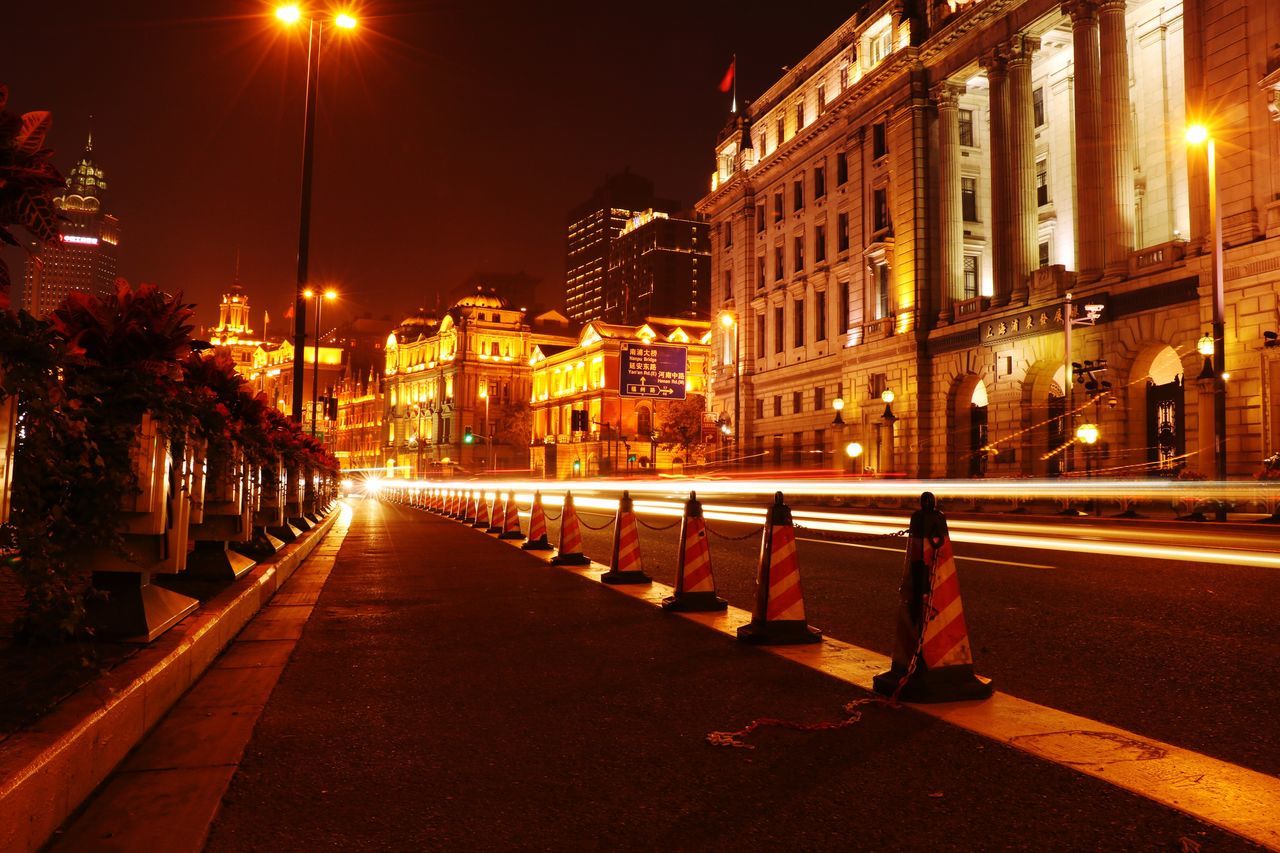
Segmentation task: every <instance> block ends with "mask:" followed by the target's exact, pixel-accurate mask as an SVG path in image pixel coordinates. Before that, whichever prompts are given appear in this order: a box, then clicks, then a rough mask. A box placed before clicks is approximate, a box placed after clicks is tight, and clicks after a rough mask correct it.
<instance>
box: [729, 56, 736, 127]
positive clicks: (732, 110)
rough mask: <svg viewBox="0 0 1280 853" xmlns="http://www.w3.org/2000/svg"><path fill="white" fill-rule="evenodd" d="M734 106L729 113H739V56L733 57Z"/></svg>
mask: <svg viewBox="0 0 1280 853" xmlns="http://www.w3.org/2000/svg"><path fill="white" fill-rule="evenodd" d="M730 67H732V68H733V104H732V105H731V106H730V107H729V112H731V113H736V112H737V111H738V54H736V53H735V54H734V55H733V62H732V64H731V66H730Z"/></svg>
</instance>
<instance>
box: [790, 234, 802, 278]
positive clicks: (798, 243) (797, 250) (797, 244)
mask: <svg viewBox="0 0 1280 853" xmlns="http://www.w3.org/2000/svg"><path fill="white" fill-rule="evenodd" d="M791 242H792V247H791V253H792V259H793V263H794V265H795V272H804V235H803V234H798V235H796V237H795V238H794V239H793V240H792V241H791Z"/></svg>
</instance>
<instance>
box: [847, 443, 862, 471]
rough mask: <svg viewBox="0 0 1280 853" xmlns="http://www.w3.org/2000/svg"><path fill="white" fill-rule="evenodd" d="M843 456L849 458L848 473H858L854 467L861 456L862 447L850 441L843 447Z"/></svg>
mask: <svg viewBox="0 0 1280 853" xmlns="http://www.w3.org/2000/svg"><path fill="white" fill-rule="evenodd" d="M844 455H845V456H848V457H849V473H850V474H856V473H858V472H857V470H856V469H855V467H854V466H856V465H857V464H858V459H859V458H860V457H861V456H862V445H861V444H859V443H858V442H856V441H851V442H849V443H848V444H846V445H845V446H844Z"/></svg>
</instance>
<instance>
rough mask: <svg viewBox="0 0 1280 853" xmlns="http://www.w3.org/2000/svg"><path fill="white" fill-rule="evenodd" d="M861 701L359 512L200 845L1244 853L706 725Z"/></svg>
mask: <svg viewBox="0 0 1280 853" xmlns="http://www.w3.org/2000/svg"><path fill="white" fill-rule="evenodd" d="M855 693H856V691H851V689H850V688H849V687H848V685H845V684H843V683H840V682H838V681H835V680H834V679H830V678H827V677H826V676H823V675H821V674H820V673H816V672H813V671H811V670H808V669H805V668H803V667H800V666H798V665H795V664H793V663H791V662H789V661H786V660H784V659H782V658H779V657H777V656H774V655H769V654H766V653H763V652H761V651H760V650H757V649H753V648H749V647H746V646H743V645H741V644H738V643H735V642H733V641H731V640H728V639H726V638H724V637H722V636H720V635H718V634H715V633H713V632H711V631H708V630H706V629H705V628H703V627H701V626H699V625H696V624H694V623H691V622H688V621H686V620H682V619H678V618H671V617H666V616H664V615H662V614H660V613H658V612H656V611H655V610H654V609H653V608H652V607H650V606H648V605H645V604H642V603H640V602H637V601H634V600H632V599H629V598H627V597H624V596H620V595H618V594H616V593H615V592H613V591H611V590H609V589H607V588H605V587H603V586H601V585H599V584H595V583H591V582H588V581H586V580H584V579H583V578H581V577H577V576H575V575H572V574H569V573H566V572H561V571H558V570H554V569H549V568H547V567H546V566H545V565H544V564H543V563H541V562H540V561H538V560H535V559H533V558H531V557H527V556H525V555H523V554H521V553H519V552H518V551H516V550H514V549H512V548H510V547H509V546H508V545H506V544H504V543H499V542H496V541H492V540H491V539H490V538H489V537H486V536H484V535H482V534H479V533H477V532H474V531H472V530H469V529H466V528H463V527H462V526H460V525H458V524H457V523H455V522H451V521H445V520H442V519H439V518H436V517H435V516H431V515H428V514H424V513H421V512H419V511H416V510H412V509H408V508H405V507H400V506H388V505H382V504H377V503H373V502H369V501H365V502H357V504H356V509H355V518H354V520H353V523H352V525H351V528H350V530H349V532H348V535H347V538H346V540H345V543H344V544H343V547H342V549H341V551H340V553H339V556H338V559H337V561H336V563H335V565H334V567H333V570H332V573H331V575H330V577H329V579H328V582H327V584H326V586H325V588H324V591H323V592H322V594H321V596H320V599H319V602H318V604H317V606H316V609H315V612H314V614H313V615H312V617H311V620H310V622H309V623H308V625H307V627H306V630H305V632H304V633H303V635H302V638H301V640H300V641H299V643H298V646H297V648H296V650H295V652H294V655H293V658H292V660H291V662H290V663H289V665H288V667H287V668H286V669H285V671H284V674H283V677H282V678H281V680H280V682H279V684H278V685H277V687H276V689H275V691H274V693H273V694H272V696H271V698H270V701H269V702H268V703H267V705H266V708H265V711H264V712H263V714H262V717H261V719H260V721H259V723H258V726H257V729H256V730H255V732H254V736H253V739H252V741H251V742H250V744H249V746H248V748H247V750H246V751H245V755H244V758H243V761H242V763H241V765H240V767H239V770H238V772H237V774H236V775H235V777H234V779H233V781H232V783H231V786H230V789H229V791H228V792H227V794H226V797H225V798H224V802H223V807H222V810H221V812H220V814H219V815H218V817H217V819H216V820H215V822H214V825H213V828H212V831H211V834H210V838H209V844H208V849H210V850H244V849H285V850H297V849H312V848H328V849H333V848H344V849H345V848H357V849H370V848H385V849H405V848H433V849H434V848H465V849H475V848H489V849H492V848H499V847H502V848H507V847H520V848H552V847H555V848H570V849H583V848H613V847H622V848H629V849H636V848H657V847H663V848H678V849H693V848H715V849H727V848H731V847H733V848H741V847H744V846H745V847H747V848H748V849H760V848H764V847H772V846H784V845H785V846H786V847H789V848H797V847H798V848H811V849H850V848H858V849H904V848H919V847H924V846H931V847H938V848H943V849H948V848H949V849H960V848H964V849H975V848H990V847H996V846H1000V847H1006V846H1028V847H1035V848H1037V849H1048V848H1055V847H1058V848H1068V847H1070V848H1102V847H1107V848H1117V847H1121V846H1124V847H1130V848H1133V849H1178V847H1179V844H1180V839H1182V838H1186V839H1189V840H1192V841H1195V842H1197V843H1199V844H1202V845H1204V847H1205V849H1212V850H1226V849H1252V848H1251V846H1250V845H1247V844H1246V843H1244V842H1243V841H1240V840H1238V839H1236V838H1234V837H1233V836H1230V835H1228V834H1226V833H1223V832H1221V831H1219V830H1217V829H1215V828H1212V827H1209V826H1206V825H1204V824H1201V823H1199V822H1197V821H1195V820H1193V819H1191V818H1188V817H1186V816H1183V815H1181V814H1179V813H1177V812H1174V811H1171V810H1169V809H1166V808H1163V807H1161V806H1158V805H1155V804H1153V803H1150V802H1148V801H1146V800H1143V799H1141V798H1139V797H1136V796H1133V795H1130V794H1127V793H1125V792H1123V791H1120V790H1117V789H1115V788H1113V787H1111V786H1109V785H1107V784H1105V783H1103V782H1100V781H1097V780H1093V779H1089V778H1086V777H1083V776H1081V775H1079V774H1077V773H1075V772H1073V771H1071V770H1068V769H1066V768H1063V767H1059V766H1055V765H1051V764H1048V763H1044V762H1040V761H1037V760H1035V759H1033V758H1030V757H1028V756H1025V755H1023V754H1021V753H1018V752H1016V751H1014V750H1012V749H1009V748H1006V747H1001V746H998V745H995V744H993V743H991V742H990V741H986V740H984V739H982V738H979V737H977V736H974V735H970V734H968V733H965V732H962V731H960V730H957V729H955V728H952V727H950V726H947V725H945V724H943V723H940V722H937V721H935V720H932V719H929V718H927V717H925V716H924V715H920V714H916V713H914V712H911V711H908V710H893V709H887V708H880V707H875V706H872V707H869V708H868V709H867V712H866V714H865V716H864V719H863V720H862V722H861V723H859V724H857V725H855V726H852V727H849V728H847V729H844V730H841V731H837V732H825V733H815V734H804V733H795V732H789V731H778V730H768V731H763V732H761V733H759V734H758V735H756V737H755V739H754V742H755V743H756V744H757V745H758V749H756V750H754V751H746V750H731V749H717V748H713V747H710V746H708V745H707V744H706V743H705V742H704V739H703V738H704V735H705V734H706V733H707V732H708V731H712V730H718V729H731V728H737V727H738V726H740V725H742V724H744V723H746V722H747V721H749V720H750V719H752V718H753V717H756V716H779V717H785V718H788V719H795V720H802V721H818V720H823V719H834V718H837V717H838V715H839V709H840V708H841V706H842V704H843V703H844V702H845V701H847V700H848V699H850V698H853V696H854V695H855Z"/></svg>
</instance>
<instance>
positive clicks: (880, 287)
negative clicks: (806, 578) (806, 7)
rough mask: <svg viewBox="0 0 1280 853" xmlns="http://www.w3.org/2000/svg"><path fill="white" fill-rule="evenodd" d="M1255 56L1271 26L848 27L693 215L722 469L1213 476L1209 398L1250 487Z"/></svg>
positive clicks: (1269, 398)
mask: <svg viewBox="0 0 1280 853" xmlns="http://www.w3.org/2000/svg"><path fill="white" fill-rule="evenodd" d="M1277 43H1280V8H1277V7H1276V6H1275V4H1273V3H1270V2H1267V0H1185V2H1184V1H1183V0H1128V2H1126V0H1068V2H1061V0H1058V2H1050V0H973V2H955V0H918V2H909V0H897V2H887V3H879V4H877V3H875V2H871V3H868V4H867V5H866V6H864V7H863V9H862V10H861V11H859V12H858V13H857V14H855V15H854V16H853V17H851V18H850V19H849V20H847V21H846V22H845V23H844V24H843V25H841V27H840V28H839V29H837V30H836V31H835V32H834V33H832V34H831V35H830V36H828V37H827V38H826V39H825V40H824V41H823V42H822V43H821V44H820V45H818V46H817V47H816V48H815V49H814V50H813V51H811V52H810V53H809V55H808V56H806V57H805V58H804V59H803V60H802V61H801V62H799V63H797V64H796V65H795V66H793V67H792V68H791V69H790V70H789V71H787V72H786V74H785V75H784V76H783V77H782V78H781V79H780V80H778V81H777V82H776V83H775V84H774V85H773V86H772V87H770V88H769V89H768V90H767V91H766V92H764V93H763V94H762V95H761V96H760V97H758V98H756V99H755V101H754V102H752V103H751V104H749V105H748V106H747V107H746V108H745V109H744V111H743V113H742V114H741V115H735V116H734V117H733V118H732V120H731V121H730V123H729V125H728V126H727V127H726V128H725V130H724V131H723V132H722V133H721V135H720V138H719V140H718V142H717V146H716V170H715V172H714V174H713V175H712V179H711V191H710V192H709V194H708V195H706V196H705V197H704V198H703V199H702V200H701V201H700V202H699V205H698V210H699V212H700V213H703V214H704V215H706V216H707V217H708V219H709V220H710V222H711V223H712V281H713V282H715V283H717V287H716V289H715V290H714V291H713V298H712V306H711V307H712V312H713V313H719V314H721V316H722V319H723V322H720V323H716V324H715V326H714V328H715V330H716V331H715V335H716V338H715V340H714V341H713V347H712V351H713V360H714V366H713V384H712V389H713V404H712V406H713V411H715V412H717V413H722V414H723V415H724V416H725V417H726V418H728V419H729V420H731V421H732V422H733V428H734V431H735V432H736V433H737V434H738V435H739V436H740V446H741V450H742V453H741V455H742V456H743V457H744V458H747V459H751V460H758V461H761V462H762V463H763V464H768V465H776V466H785V467H793V466H794V465H795V464H796V463H798V462H805V463H808V464H816V465H822V466H825V467H837V466H838V464H839V461H838V460H837V459H836V458H835V457H836V456H837V448H841V447H843V446H844V444H845V443H846V442H849V441H858V442H859V443H861V444H862V445H863V446H864V447H865V448H866V449H867V456H866V460H867V467H868V468H871V469H874V470H878V471H880V472H882V473H888V472H895V473H903V474H907V475H917V476H961V477H963V476H982V475H991V476H1027V475H1035V476H1045V475H1056V474H1062V473H1065V472H1067V471H1070V472H1077V471H1080V470H1082V469H1084V468H1085V466H1086V464H1087V465H1089V467H1091V468H1093V469H1094V470H1095V471H1105V472H1107V473H1108V474H1110V475H1115V476H1149V475H1156V476H1174V475H1177V474H1178V473H1179V472H1182V471H1184V470H1189V471H1195V472H1198V473H1202V474H1212V473H1213V470H1214V441H1213V435H1214V424H1213V406H1212V399H1213V392H1214V388H1215V383H1218V382H1224V383H1225V387H1226V399H1227V407H1226V415H1225V424H1226V434H1227V445H1226V446H1227V461H1228V471H1229V474H1230V475H1231V476H1237V477H1239V476H1249V475H1251V474H1253V473H1255V472H1256V471H1257V470H1258V469H1259V467H1260V465H1261V460H1262V459H1263V458H1264V457H1266V456H1268V455H1270V454H1273V453H1275V452H1277V451H1280V348H1275V347H1271V346H1267V345H1266V344H1267V343H1268V341H1269V340H1274V336H1272V337H1271V338H1268V336H1267V335H1266V333H1267V332H1270V331H1274V330H1275V329H1276V328H1277V326H1278V325H1280V317H1278V315H1277V295H1278V294H1280V201H1277V199H1280V123H1277V121H1276V119H1277V118H1278V117H1280V52H1278V51H1277V49H1276V48H1275V47H1274V45H1276V44H1277ZM1193 122H1196V123H1203V124H1205V125H1206V126H1207V127H1208V128H1209V130H1210V134H1211V136H1212V137H1213V139H1214V142H1215V147H1216V164H1215V167H1214V170H1213V171H1214V173H1215V175H1216V178H1217V188H1218V191H1217V194H1216V197H1217V198H1218V199H1220V211H1221V216H1222V227H1221V229H1220V233H1221V236H1222V238H1223V243H1224V246H1225V251H1224V255H1223V257H1224V263H1223V276H1222V280H1223V286H1224V291H1225V304H1226V313H1225V336H1224V343H1225V346H1224V350H1223V351H1224V352H1225V359H1226V363H1225V376H1226V377H1228V378H1226V379H1221V380H1220V379H1218V378H1216V377H1215V374H1214V372H1213V370H1212V368H1211V367H1206V363H1205V357H1204V356H1203V355H1202V354H1201V353H1200V352H1199V351H1198V343H1199V342H1200V340H1201V338H1202V337H1205V336H1206V333H1207V332H1209V331H1210V330H1211V327H1212V297H1213V292H1214V276H1213V266H1214V265H1213V259H1214V256H1215V255H1214V244H1215V241H1214V240H1213V231H1212V229H1211V223H1210V204H1209V200H1210V193H1209V181H1208V177H1209V176H1208V172H1209V166H1208V156H1207V150H1206V147H1205V146H1196V145H1191V144H1189V143H1188V142H1187V141H1186V128H1187V127H1188V125H1189V124H1191V123H1193ZM721 283H723V285H722V284H721ZM1069 294H1070V296H1069ZM1086 306H1087V308H1086ZM1068 325H1070V326H1071V329H1070V341H1071V343H1070V347H1071V351H1070V354H1069V355H1068V353H1067V351H1066V349H1067V338H1068V334H1067V328H1066V327H1067V326H1068ZM1212 340H1213V337H1212V335H1209V336H1208V342H1212ZM1201 346H1203V344H1201ZM1086 362H1092V364H1093V367H1094V372H1093V373H1092V375H1089V374H1088V373H1087V372H1086V371H1083V370H1082V371H1075V370H1073V369H1072V368H1071V367H1070V363H1079V364H1081V365H1082V367H1088V366H1089V365H1088V364H1086ZM1100 362H1105V369H1099V368H1098V365H1099V363H1100ZM1073 379H1077V380H1078V381H1071V380H1073ZM1090 379H1092V380H1094V381H1095V382H1096V385H1095V386H1094V387H1086V385H1085V384H1084V383H1085V382H1088V381H1089V380H1090ZM1104 383H1110V385H1109V386H1107V385H1105V384H1104ZM735 389H736V391H735ZM885 391H889V392H891V393H892V397H893V401H892V403H891V404H890V405H888V406H886V403H885V401H884V396H885V395H884V393H883V392H885ZM1064 391H1065V392H1066V393H1064ZM836 398H840V399H841V400H842V401H843V403H844V409H843V412H842V413H841V418H839V419H836V418H835V417H834V415H835V412H834V411H833V409H832V403H833V401H834V400H835V399H836ZM833 421H842V423H840V422H833ZM1083 423H1093V424H1096V425H1097V426H1098V428H1099V430H1098V431H1099V435H1100V438H1099V441H1098V442H1097V444H1096V445H1094V446H1092V447H1090V448H1087V449H1086V448H1083V447H1080V446H1073V445H1075V444H1076V442H1075V441H1074V436H1075V433H1076V429H1077V428H1078V427H1079V426H1080V425H1081V424H1083ZM813 451H821V452H813Z"/></svg>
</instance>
